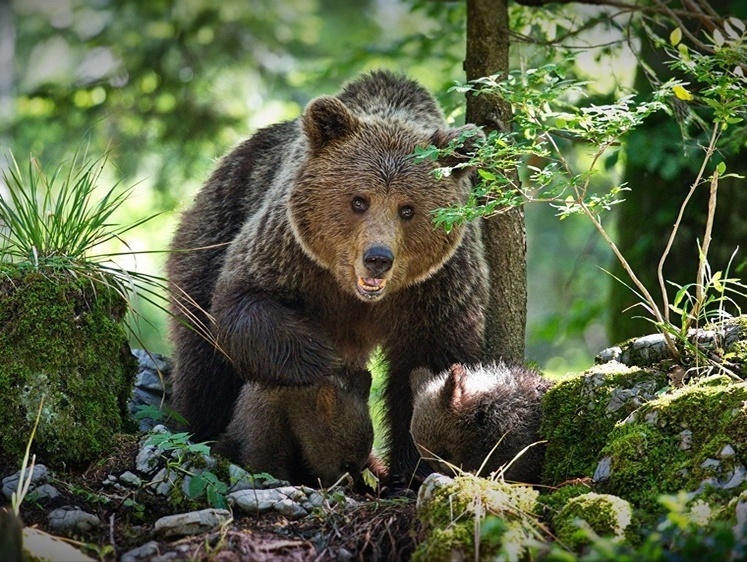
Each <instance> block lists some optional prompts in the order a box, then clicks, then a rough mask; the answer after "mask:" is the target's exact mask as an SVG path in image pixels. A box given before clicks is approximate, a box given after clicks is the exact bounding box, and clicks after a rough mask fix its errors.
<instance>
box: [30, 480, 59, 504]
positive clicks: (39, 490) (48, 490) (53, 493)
mask: <svg viewBox="0 0 747 562" xmlns="http://www.w3.org/2000/svg"><path fill="white" fill-rule="evenodd" d="M59 495H60V492H58V491H57V488H55V487H54V486H52V485H51V484H42V485H41V486H37V487H36V488H34V489H33V490H32V491H31V492H29V493H28V495H27V496H26V497H27V498H28V499H29V500H30V501H43V500H51V499H54V498H56V497H57V496H59Z"/></svg>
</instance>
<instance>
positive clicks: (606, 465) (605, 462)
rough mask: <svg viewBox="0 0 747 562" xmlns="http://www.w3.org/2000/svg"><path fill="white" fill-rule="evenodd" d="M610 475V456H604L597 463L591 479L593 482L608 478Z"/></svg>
mask: <svg viewBox="0 0 747 562" xmlns="http://www.w3.org/2000/svg"><path fill="white" fill-rule="evenodd" d="M610 476H612V457H604V458H603V459H602V460H601V461H599V464H597V468H596V469H595V470H594V476H592V477H591V479H592V480H593V481H594V482H604V481H605V480H609V478H610Z"/></svg>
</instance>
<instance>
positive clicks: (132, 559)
mask: <svg viewBox="0 0 747 562" xmlns="http://www.w3.org/2000/svg"><path fill="white" fill-rule="evenodd" d="M159 550H160V549H159V547H158V542H156V541H150V542H147V543H145V544H144V545H142V546H139V547H137V548H133V549H132V550H128V551H127V552H125V553H124V554H123V555H122V557H121V558H120V562H140V561H145V560H153V559H154V558H155V556H156V555H157V554H158V552H159Z"/></svg>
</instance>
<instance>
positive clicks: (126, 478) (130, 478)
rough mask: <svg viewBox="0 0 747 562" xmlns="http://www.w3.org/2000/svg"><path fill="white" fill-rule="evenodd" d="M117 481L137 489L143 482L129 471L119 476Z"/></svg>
mask: <svg viewBox="0 0 747 562" xmlns="http://www.w3.org/2000/svg"><path fill="white" fill-rule="evenodd" d="M119 481H120V482H122V483H123V484H127V485H128V486H132V487H133V488H139V487H140V486H142V484H143V481H142V480H141V479H140V478H139V477H138V476H137V475H136V474H133V473H132V472H130V471H129V470H128V471H126V472H123V473H122V474H120V475H119Z"/></svg>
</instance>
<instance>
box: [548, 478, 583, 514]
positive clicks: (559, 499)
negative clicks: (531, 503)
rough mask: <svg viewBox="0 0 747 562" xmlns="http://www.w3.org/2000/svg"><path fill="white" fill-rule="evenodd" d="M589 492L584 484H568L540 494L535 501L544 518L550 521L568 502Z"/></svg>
mask: <svg viewBox="0 0 747 562" xmlns="http://www.w3.org/2000/svg"><path fill="white" fill-rule="evenodd" d="M590 491H591V488H590V487H589V486H588V485H586V484H568V485H566V486H561V487H560V488H557V489H555V490H552V491H550V492H543V493H541V494H540V496H539V498H538V500H537V501H538V502H539V504H540V505H541V506H542V508H543V510H544V514H545V518H547V519H552V518H553V517H554V515H555V514H556V513H558V512H559V511H560V510H561V509H562V508H563V506H564V505H565V504H566V503H568V500H570V499H571V498H575V497H576V496H582V495H584V494H588V493H589V492H590Z"/></svg>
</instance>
